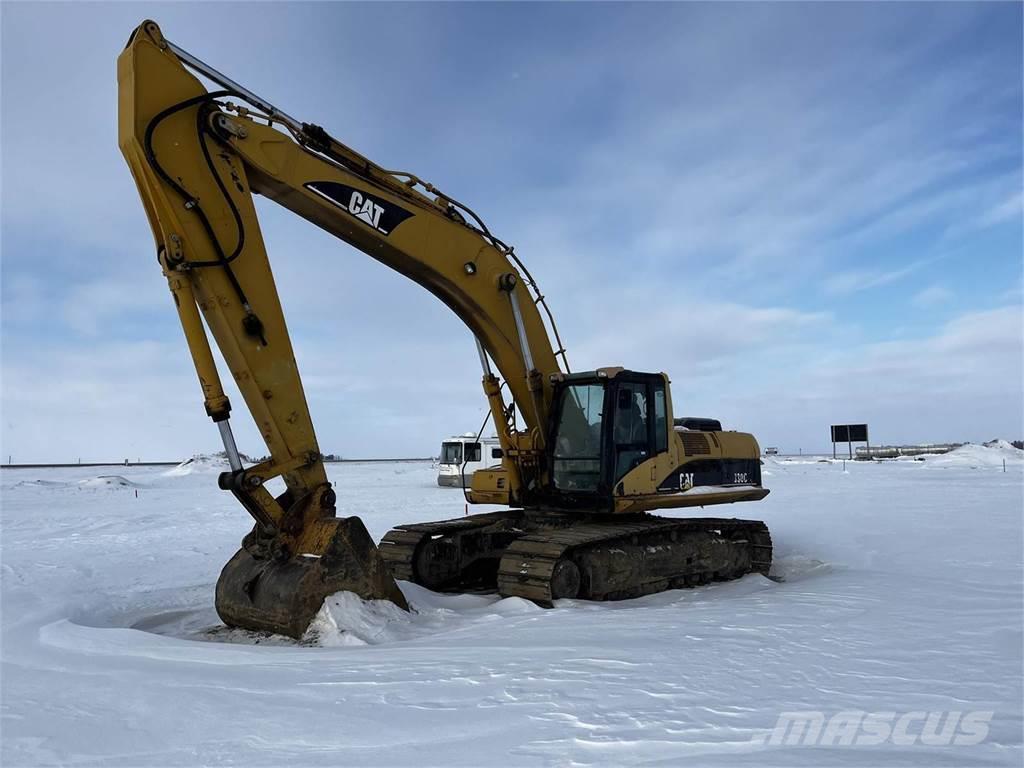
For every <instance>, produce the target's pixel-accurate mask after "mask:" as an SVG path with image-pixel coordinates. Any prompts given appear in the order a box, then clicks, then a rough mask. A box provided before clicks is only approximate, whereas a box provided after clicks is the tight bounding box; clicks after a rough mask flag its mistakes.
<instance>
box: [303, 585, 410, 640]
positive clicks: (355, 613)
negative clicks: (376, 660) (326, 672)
mask: <svg viewBox="0 0 1024 768" xmlns="http://www.w3.org/2000/svg"><path fill="white" fill-rule="evenodd" d="M412 619H413V617H412V616H411V614H410V613H409V612H408V611H404V610H402V609H401V608H399V607H398V606H397V605H395V604H394V603H392V602H391V601H389V600H363V599H362V598H361V597H359V596H358V595H356V594H354V593H352V592H338V593H336V594H333V595H331V596H330V597H328V598H326V599H325V600H324V604H323V606H322V607H321V608H320V612H319V613H318V614H317V615H316V616H315V617H314V619H313V621H312V622H311V623H310V625H309V628H308V629H307V630H306V635H305V636H304V637H303V642H305V643H309V644H311V645H322V646H325V647H331V648H334V647H337V646H343V645H377V644H378V643H386V642H393V641H395V640H399V639H402V637H403V636H408V635H409V631H410V629H411V624H412Z"/></svg>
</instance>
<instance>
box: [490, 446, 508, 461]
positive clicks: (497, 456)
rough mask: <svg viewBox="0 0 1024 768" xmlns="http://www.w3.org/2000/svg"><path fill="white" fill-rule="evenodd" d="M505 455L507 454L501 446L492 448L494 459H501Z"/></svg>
mask: <svg viewBox="0 0 1024 768" xmlns="http://www.w3.org/2000/svg"><path fill="white" fill-rule="evenodd" d="M504 455H505V454H504V453H503V452H502V450H501V448H491V458H492V459H500V458H501V457H502V456H504Z"/></svg>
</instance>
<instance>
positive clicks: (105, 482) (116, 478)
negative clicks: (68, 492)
mask: <svg viewBox="0 0 1024 768" xmlns="http://www.w3.org/2000/svg"><path fill="white" fill-rule="evenodd" d="M78 487H79V488H90V489H100V490H104V489H117V488H138V487H139V484H138V483H133V482H132V481H131V480H129V479H128V478H127V477H121V475H99V476H98V477H90V478H87V479H85V480H79V481H78Z"/></svg>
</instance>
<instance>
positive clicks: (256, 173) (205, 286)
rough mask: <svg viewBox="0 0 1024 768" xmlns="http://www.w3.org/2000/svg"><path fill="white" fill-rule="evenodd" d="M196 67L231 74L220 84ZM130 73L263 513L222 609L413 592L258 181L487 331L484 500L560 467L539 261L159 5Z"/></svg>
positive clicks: (222, 593) (141, 146) (250, 486)
mask: <svg viewBox="0 0 1024 768" xmlns="http://www.w3.org/2000/svg"><path fill="white" fill-rule="evenodd" d="M190 70H192V71H190ZM193 72H195V73H196V74H201V75H202V76H204V77H205V78H206V79H208V80H211V81H213V82H215V83H217V84H218V85H219V86H220V88H219V89H217V90H213V91H208V90H207V89H206V88H205V87H204V85H203V83H202V82H201V81H200V80H199V79H198V78H197V77H196V75H195V74H193ZM118 82H119V117H118V133H119V144H120V148H121V151H122V153H123V154H124V156H125V158H126V160H127V162H128V165H129V166H130V168H131V171H132V174H133V176H134V178H135V181H136V184H137V186H138V188H139V192H140V195H141V197H142V200H143V205H144V206H145V209H146V213H147V215H148V218H149V222H150V225H151V227H152V230H153V234H154V238H155V240H156V249H157V255H158V260H159V262H160V265H161V267H162V269H163V273H164V275H165V276H166V278H167V281H168V285H169V287H170V290H171V294H172V296H173V299H174V303H175V306H176V308H177V312H178V316H179V319H180V321H181V324H182V328H183V330H184V333H185V337H186V340H187V342H188V346H189V350H190V352H191V355H192V359H193V362H194V364H195V368H196V372H197V374H198V377H199V383H200V386H201V388H202V392H203V398H204V403H205V406H206V410H207V413H208V414H209V415H210V417H211V418H212V419H213V420H214V422H216V423H217V425H218V428H219V430H220V433H221V437H222V439H223V442H224V446H225V450H226V453H227V455H228V458H229V461H230V463H231V472H227V473H224V474H223V475H222V476H221V479H220V483H221V487H223V488H224V489H226V490H230V491H231V492H232V493H233V494H234V495H235V496H236V497H237V498H238V500H239V501H240V502H241V503H242V505H243V506H244V507H245V508H246V509H247V510H248V511H249V513H250V514H251V515H252V517H253V518H254V519H255V521H256V523H255V526H254V529H253V532H252V533H251V534H249V536H247V537H246V539H245V540H244V541H243V547H242V549H241V550H240V551H239V552H238V553H237V554H236V556H235V558H233V559H232V561H231V562H230V563H228V565H227V566H226V567H225V569H224V572H223V573H222V575H221V579H220V581H219V582H218V590H217V591H218V594H217V607H218V611H219V612H220V614H221V616H222V618H224V620H225V622H226V623H229V624H235V625H240V626H245V627H249V628H256V629H268V630H272V631H279V632H285V633H287V634H291V635H294V636H298V635H300V634H301V633H302V631H303V630H304V629H305V627H306V625H307V624H308V622H309V619H311V618H312V615H313V614H314V613H315V612H316V610H318V609H319V606H320V603H321V602H322V600H323V597H324V596H326V595H327V594H330V593H332V592H335V591H339V590H340V589H349V590H351V591H355V592H357V593H358V594H360V595H362V596H363V597H367V598H383V599H389V600H392V601H394V602H396V603H398V604H400V605H404V604H405V601H404V599H403V598H402V595H401V593H400V592H399V591H398V588H397V586H396V585H395V584H394V581H393V579H392V578H391V576H390V575H389V574H388V572H387V569H386V567H384V565H383V562H382V561H381V559H380V557H379V555H378V554H377V552H376V548H375V547H374V545H373V542H372V540H370V538H369V536H368V534H367V533H366V530H365V528H364V527H363V525H362V523H361V522H360V521H359V520H358V518H337V517H336V509H335V494H334V492H333V490H332V489H331V486H330V483H329V482H328V480H327V476H326V472H325V469H324V464H323V460H322V457H321V454H320V449H319V446H318V444H317V440H316V435H315V432H314V429H313V424H312V420H311V418H310V413H309V409H308V406H307V403H306V398H305V394H304V391H303V387H302V382H301V379H300V377H299V371H298V367H297V365H296V362H295V357H294V352H293V350H292V345H291V340H290V338H289V335H288V330H287V326H286V323H285V319H284V314H283V312H282V309H281V303H280V299H279V297H278V293H277V289H276V287H275V284H274V278H273V274H272V272H271V268H270V263H269V261H268V259H267V254H266V250H265V248H264V244H263V238H262V235H261V233H260V227H259V223H258V221H257V216H256V211H255V207H254V204H253V197H252V196H253V195H254V194H260V195H263V196H265V197H267V198H269V199H271V200H274V201H275V202H277V203H278V204H280V205H282V206H284V207H285V208H288V209H289V210H291V211H294V212H295V213H297V214H298V215H300V216H302V217H303V218H305V219H307V220H308V221H310V222H312V223H314V224H316V225H317V226H319V227H321V228H323V229H324V230H326V231H328V232H330V233H331V234H333V235H335V236H337V237H339V238H340V239H342V240H344V241H345V242H347V243H349V244H351V245H353V246H355V247H356V248H358V249H359V250H361V251H363V252H364V253H366V254H367V255H369V256H371V257H373V258H374V259H377V260H378V261H380V262H382V263H383V264H386V265H387V266H389V267H391V268H392V269H394V270H395V271H397V272H400V273H401V274H403V275H405V276H407V277H409V278H410V279H412V280H414V281H416V282H417V283H419V284H420V285H422V286H423V287H425V288H426V289H427V290H429V291H430V292H431V293H433V294H434V295H435V296H437V297H438V298H439V299H441V300H442V301H443V302H444V303H445V304H446V305H447V306H449V307H450V308H451V309H452V310H453V311H454V312H455V313H456V314H457V315H458V316H459V317H460V318H461V319H462V320H463V322H465V324H466V325H467V326H468V327H469V329H470V330H471V331H472V333H473V335H474V336H475V338H476V341H477V345H478V351H479V354H480V359H481V364H482V368H483V386H484V390H485V393H486V395H487V397H488V401H489V404H490V408H491V413H492V416H493V419H494V423H495V427H496V429H497V431H498V435H499V439H500V441H501V445H502V449H503V468H502V470H501V474H502V477H501V478H500V482H498V483H497V485H496V488H500V489H501V491H500V493H499V492H497V491H496V490H495V489H492V490H491V491H490V492H488V493H484V494H482V495H481V496H480V498H479V499H478V500H486V501H502V502H504V503H517V502H518V503H525V502H528V501H529V498H530V496H531V493H533V492H535V491H536V490H537V489H538V488H541V487H542V486H544V485H545V483H546V476H545V473H546V472H547V471H548V467H547V463H546V461H545V460H544V456H545V453H544V446H545V440H546V437H547V435H546V425H547V424H548V417H549V411H550V409H551V407H552V391H553V390H552V387H553V383H554V381H555V380H557V379H558V377H559V376H560V375H561V374H562V369H561V368H560V366H559V363H558V359H557V356H558V355H559V354H561V355H562V357H563V360H564V349H562V348H561V345H560V344H559V347H560V348H559V349H558V350H557V351H556V350H555V349H553V347H552V345H551V343H550V340H549V336H548V332H547V329H546V327H545V322H544V319H543V317H542V316H541V314H540V308H541V307H544V308H546V306H545V305H544V304H543V299H542V297H540V299H537V298H535V297H534V294H533V292H531V290H530V288H531V286H532V285H534V284H533V281H532V278H531V277H530V276H529V273H528V272H526V270H525V268H523V267H522V265H521V264H520V263H519V262H518V259H517V258H516V257H515V254H514V253H513V251H512V249H511V248H509V247H508V246H506V245H505V244H504V243H502V242H501V241H500V240H498V239H497V238H495V237H494V236H493V235H491V233H490V232H489V231H488V230H487V228H486V226H485V225H484V224H483V222H482V221H481V220H480V219H479V218H478V217H476V215H475V214H474V213H473V212H472V211H470V210H469V209H467V208H465V207H464V206H461V205H460V204H458V203H457V202H456V201H455V200H453V199H452V198H450V197H448V196H446V195H444V194H443V193H440V192H439V191H438V190H436V189H435V188H433V187H432V186H431V185H429V184H426V183H424V182H422V181H421V180H420V179H418V178H417V177H415V176H413V175H411V174H403V173H397V172H392V171H388V170H385V169H382V168H380V167H379V166H377V165H375V164H374V163H372V162H370V161H369V160H367V159H366V158H364V157H363V156H361V155H360V154H358V153H357V152H355V151H354V150H352V149H350V148H348V147H346V146H345V145H343V144H342V143H340V142H338V141H337V140H335V139H333V138H332V137H331V136H330V135H328V134H327V133H326V132H325V131H324V130H323V129H322V128H319V127H317V126H315V125H312V124H308V123H303V122H299V121H297V120H295V119H293V118H291V117H290V116H288V115H287V114H285V113H283V112H281V111H279V110H277V109H276V108H275V107H273V106H272V105H271V104H269V103H268V102H266V101H265V100H263V99H261V98H260V97H258V96H256V95H255V94H252V93H250V92H249V91H247V90H246V89H244V88H242V87H241V86H239V85H238V84H237V83H234V82H233V81H231V80H230V79H228V78H227V77H225V76H223V75H221V74H220V73H219V72H217V71H216V70H214V69H213V68H211V67H209V66H208V65H206V64H204V63H203V62H201V61H199V60H198V59H196V58H195V57H193V56H191V55H190V54H188V53H187V52H185V51H183V50H182V49H180V48H178V47H177V46H175V45H174V44H173V43H171V42H169V41H168V40H166V39H165V38H164V37H163V35H162V34H161V32H160V29H159V27H158V26H157V25H156V24H155V23H154V22H152V21H146V22H144V23H143V24H141V25H140V26H139V27H138V28H137V29H136V30H135V31H134V32H133V34H132V36H131V38H130V40H129V42H128V45H127V47H126V48H125V50H124V51H123V52H122V54H121V56H120V57H119V59H118ZM536 295H537V296H539V293H537V294H536ZM204 322H205V326H206V327H205V328H204ZM552 326H553V324H552ZM207 328H208V329H209V334H210V336H212V337H213V340H214V342H215V343H216V345H217V347H218V349H219V350H220V352H221V354H222V356H223V359H224V361H225V363H226V365H227V369H228V370H229V371H230V373H231V376H232V377H233V378H234V380H235V383H236V384H237V386H238V389H239V391H240V392H241V394H242V397H243V398H244V400H245V405H246V407H247V408H248V410H249V412H250V413H251V414H252V416H253V418H254V420H255V422H256V425H257V427H258V428H259V431H260V434H261V435H262V438H263V440H264V441H265V442H266V445H267V448H268V451H269V455H270V458H269V459H268V460H267V461H265V462H263V463H261V464H259V465H257V466H255V467H250V468H243V466H242V464H241V461H240V459H239V456H238V451H237V448H236V446H235V443H234V438H233V436H232V431H231V427H230V418H229V414H230V411H231V405H230V403H229V401H228V398H227V396H226V395H225V393H224V389H223V386H222V383H221V380H220V377H219V374H218V370H217V366H216V363H215V361H214V358H213V353H212V349H211V346H210V343H209V336H208V335H207ZM554 333H555V336H556V338H557V331H555V332H554ZM491 361H493V364H494V368H495V369H496V370H497V373H498V374H500V376H501V380H503V384H502V383H501V380H500V379H499V378H498V376H496V375H495V373H494V371H492V368H491V365H490V363H491ZM503 386H504V387H507V389H508V390H509V394H510V396H511V402H508V403H506V402H505V400H504V397H503V395H502V387H503ZM517 411H518V413H519V414H520V415H521V418H522V420H523V422H524V424H523V425H522V428H519V426H518V422H517V419H516V412H517ZM275 477H282V478H283V480H284V483H285V487H286V490H285V492H284V493H283V494H282V495H280V496H278V497H274V496H272V495H271V494H270V493H269V492H268V491H267V490H266V488H265V484H266V482H267V481H268V480H270V479H273V478H275Z"/></svg>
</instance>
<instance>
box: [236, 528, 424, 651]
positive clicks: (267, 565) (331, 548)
mask: <svg viewBox="0 0 1024 768" xmlns="http://www.w3.org/2000/svg"><path fill="white" fill-rule="evenodd" d="M317 527H318V530H317V531H316V535H315V536H314V537H312V538H314V539H315V540H316V541H310V542H309V545H310V546H309V550H310V551H301V552H299V553H297V554H294V555H292V556H290V557H289V556H281V555H280V554H279V555H278V556H277V557H274V556H266V557H263V556H260V555H259V554H256V553H257V552H259V551H266V548H263V549H262V550H256V549H255V548H249V547H246V546H245V545H244V544H245V542H243V547H242V549H240V550H238V552H236V553H235V556H234V557H232V558H231V560H230V561H229V562H228V564H227V565H225V566H224V570H222V571H221V574H220V578H219V579H218V581H217V598H216V605H217V613H218V614H219V615H220V617H221V619H222V620H223V621H224V623H225V624H227V625H228V626H231V627H241V628H243V629H249V630H254V631H258V632H274V633H277V634H281V635H288V636H289V637H293V638H295V639H299V638H301V637H302V635H303V634H304V633H305V631H306V629H307V627H308V626H309V623H310V622H311V621H312V620H313V618H314V617H315V616H316V614H317V613H318V612H319V610H320V607H321V606H322V605H323V602H324V598H326V597H328V596H329V595H332V594H334V593H335V592H354V593H355V594H357V595H359V597H361V598H363V599H364V600H390V601H391V602H393V603H395V604H396V605H398V606H399V607H401V608H404V609H405V610H408V608H409V606H408V604H407V603H406V600H405V596H404V595H403V594H402V592H401V590H399V589H398V585H397V584H396V583H395V580H394V578H392V576H391V572H390V571H389V570H388V567H387V565H386V564H385V563H384V560H383V559H382V558H381V556H380V553H379V552H378V551H377V547H376V545H375V544H374V542H373V539H371V538H370V534H369V533H368V532H367V530H366V527H365V526H364V525H363V521H362V520H360V519H359V518H358V517H347V518H329V519H326V520H323V521H321V523H320V524H319V525H318V526H317ZM304 538H307V537H304ZM316 542H322V544H320V545H318V544H317V543H316ZM279 552H280V550H279Z"/></svg>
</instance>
